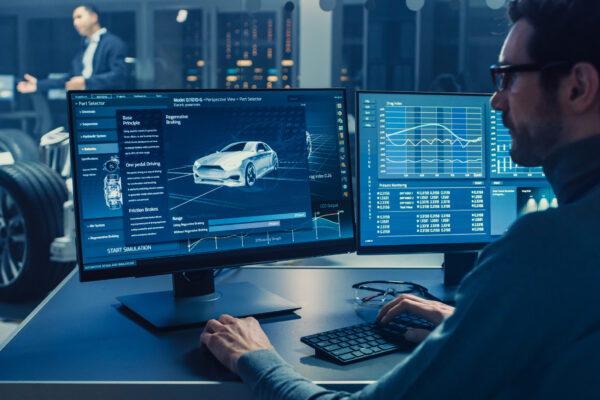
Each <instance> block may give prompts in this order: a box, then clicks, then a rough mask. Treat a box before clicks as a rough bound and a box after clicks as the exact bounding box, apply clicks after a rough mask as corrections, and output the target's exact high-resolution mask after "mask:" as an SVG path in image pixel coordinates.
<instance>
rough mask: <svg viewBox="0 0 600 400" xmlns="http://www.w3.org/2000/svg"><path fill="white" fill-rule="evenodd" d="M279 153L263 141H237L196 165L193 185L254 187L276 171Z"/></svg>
mask: <svg viewBox="0 0 600 400" xmlns="http://www.w3.org/2000/svg"><path fill="white" fill-rule="evenodd" d="M278 167H279V160H278V158H277V153H275V151H274V150H273V149H271V148H270V147H269V145H267V144H266V143H263V142H236V143H231V144H230V145H227V146H225V147H224V148H223V149H222V150H221V151H217V152H216V153H213V154H209V155H207V156H204V157H202V158H199V159H197V160H196V161H195V162H194V166H193V173H194V183H207V184H210V185H225V186H252V185H254V183H255V182H256V180H257V179H258V178H260V177H262V176H264V175H266V174H268V173H269V172H271V171H275V170H277V168H278Z"/></svg>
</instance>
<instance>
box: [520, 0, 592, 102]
mask: <svg viewBox="0 0 600 400" xmlns="http://www.w3.org/2000/svg"><path fill="white" fill-rule="evenodd" d="M508 16H509V18H510V20H511V21H512V22H513V23H516V22H517V21H519V20H520V19H525V20H526V21H527V22H529V23H530V24H531V26H532V27H533V30H534V32H533V34H532V36H531V38H530V40H529V43H527V51H528V53H529V55H530V56H531V57H532V58H533V60H534V61H535V62H538V63H545V62H550V61H569V62H572V63H573V64H575V63H577V62H581V61H586V62H589V63H590V64H592V65H593V66H594V67H596V71H598V73H599V74H600V0H510V3H509V4H508ZM568 71H569V69H568V68H567V69H562V70H560V69H559V70H556V69H552V70H547V71H544V72H543V73H542V77H541V78H542V85H543V86H544V87H545V88H546V89H547V90H548V91H554V90H556V88H557V87H558V83H559V81H560V78H561V76H563V75H564V74H565V73H567V72H568Z"/></svg>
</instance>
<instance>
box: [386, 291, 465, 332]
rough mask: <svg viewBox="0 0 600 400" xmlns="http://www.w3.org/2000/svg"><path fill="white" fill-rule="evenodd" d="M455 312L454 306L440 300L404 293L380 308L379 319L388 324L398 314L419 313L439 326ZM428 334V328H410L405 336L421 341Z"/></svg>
mask: <svg viewBox="0 0 600 400" xmlns="http://www.w3.org/2000/svg"><path fill="white" fill-rule="evenodd" d="M453 312H454V307H451V306H449V305H447V304H444V303H440V302H439V301H432V300H425V299H422V298H420V297H418V296H413V295H411V294H402V295H400V296H398V297H396V298H395V299H394V300H392V301H390V302H389V303H387V304H386V305H385V306H383V307H382V308H381V310H379V314H377V321H379V322H382V323H384V324H386V323H388V322H389V321H391V320H392V319H394V317H395V316H397V315H400V314H403V313H410V314H415V315H418V316H419V317H421V318H424V319H426V320H427V321H429V322H431V323H433V324H434V325H436V326H437V325H439V324H441V323H442V321H443V320H444V319H446V318H448V317H449V316H450V315H452V313H453ZM427 335H429V331H428V330H426V329H409V330H408V331H407V332H406V334H405V335H404V336H405V338H406V340H408V341H410V342H415V343H420V342H422V341H423V340H425V338H426V337H427Z"/></svg>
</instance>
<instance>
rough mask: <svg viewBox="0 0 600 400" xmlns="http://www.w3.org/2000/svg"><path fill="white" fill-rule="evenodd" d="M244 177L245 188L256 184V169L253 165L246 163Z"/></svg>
mask: <svg viewBox="0 0 600 400" xmlns="http://www.w3.org/2000/svg"><path fill="white" fill-rule="evenodd" d="M244 177H245V178H246V186H253V185H254V183H255V182H256V167H254V164H252V163H248V165H246V173H245V174H244Z"/></svg>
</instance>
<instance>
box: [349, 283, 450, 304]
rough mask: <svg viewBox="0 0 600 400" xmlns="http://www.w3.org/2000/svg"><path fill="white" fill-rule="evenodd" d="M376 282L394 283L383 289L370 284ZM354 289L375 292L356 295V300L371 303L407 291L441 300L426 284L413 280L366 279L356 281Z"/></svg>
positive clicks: (428, 298) (383, 300)
mask: <svg viewBox="0 0 600 400" xmlns="http://www.w3.org/2000/svg"><path fill="white" fill-rule="evenodd" d="M374 284H380V285H381V284H383V285H392V286H390V287H388V288H386V289H382V288H377V287H373V286H369V285H374ZM393 285H398V286H405V288H402V289H400V288H394V287H393ZM352 288H353V289H356V290H357V291H358V290H365V291H368V292H372V293H373V294H371V295H369V296H364V297H359V296H358V295H356V296H355V298H356V300H357V301H358V302H360V303H363V304H364V303H369V302H374V303H375V302H385V301H386V300H387V298H388V296H389V297H391V298H395V297H397V296H399V295H401V294H404V293H407V294H414V295H416V296H420V297H423V298H425V299H427V300H435V301H441V300H440V299H438V298H437V297H435V296H434V295H432V294H431V293H429V290H427V288H426V287H425V286H421V285H419V284H417V283H413V282H405V281H365V282H358V283H355V284H354V285H352Z"/></svg>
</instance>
